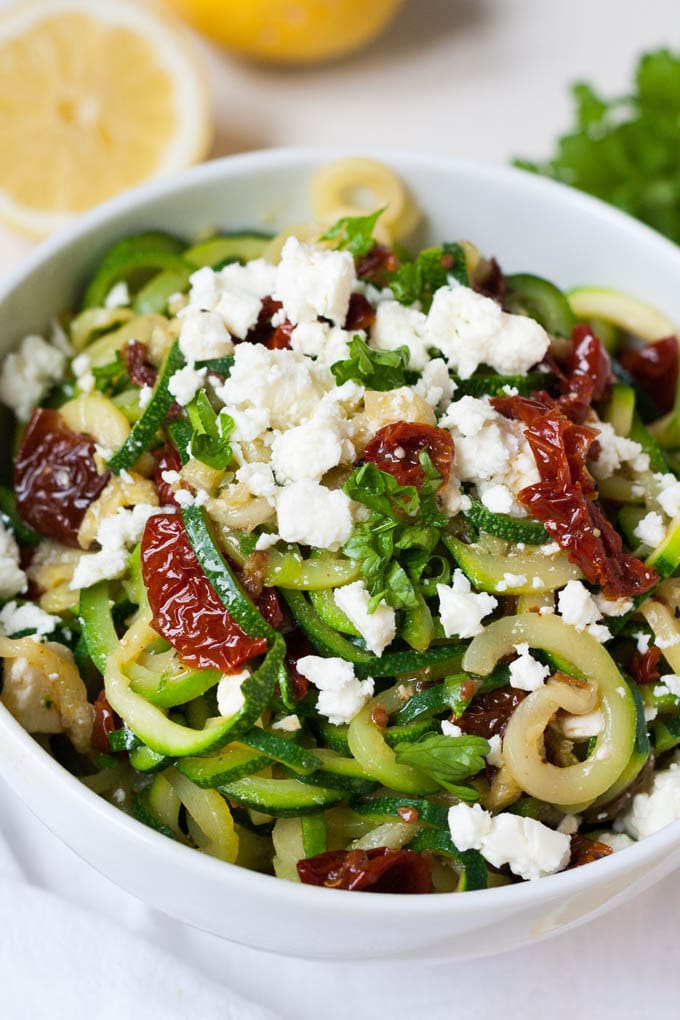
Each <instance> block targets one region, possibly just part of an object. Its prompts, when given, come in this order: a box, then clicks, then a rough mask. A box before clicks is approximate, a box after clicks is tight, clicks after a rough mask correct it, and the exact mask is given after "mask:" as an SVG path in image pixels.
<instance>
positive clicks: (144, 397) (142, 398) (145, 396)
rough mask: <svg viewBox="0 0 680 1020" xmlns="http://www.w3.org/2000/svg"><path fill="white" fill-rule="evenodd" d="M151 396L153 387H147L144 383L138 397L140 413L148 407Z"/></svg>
mask: <svg viewBox="0 0 680 1020" xmlns="http://www.w3.org/2000/svg"><path fill="white" fill-rule="evenodd" d="M152 396H153V386H147V384H146V383H144V385H143V386H142V387H141V388H140V390H139V397H138V400H139V406H140V408H141V410H142V411H143V410H144V408H145V407H148V406H149V404H150V403H151V398H152Z"/></svg>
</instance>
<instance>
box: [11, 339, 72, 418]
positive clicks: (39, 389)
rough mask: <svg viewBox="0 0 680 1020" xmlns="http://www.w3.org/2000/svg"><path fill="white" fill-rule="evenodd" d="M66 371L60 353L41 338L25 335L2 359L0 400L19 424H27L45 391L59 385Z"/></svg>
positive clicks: (64, 358) (64, 361)
mask: <svg viewBox="0 0 680 1020" xmlns="http://www.w3.org/2000/svg"><path fill="white" fill-rule="evenodd" d="M65 368H66V357H65V355H64V353H63V351H60V350H58V349H57V348H56V347H53V346H52V344H48V343H47V341H46V340H44V339H43V337H41V336H35V335H33V334H31V335H30V336H25V337H24V339H23V340H22V341H21V343H20V344H19V349H18V350H17V351H12V353H11V354H8V355H7V357H6V358H5V360H4V362H3V365H2V371H0V401H2V403H3V404H5V405H6V406H7V407H9V408H10V410H12V411H13V412H14V414H15V415H16V417H17V419H18V420H19V421H21V422H25V421H28V419H29V418H30V417H31V413H32V411H33V408H34V407H36V406H37V405H38V404H39V403H40V401H41V400H42V398H43V397H44V396H45V394H46V393H47V392H48V390H49V389H50V388H51V387H52V386H53V385H54V384H55V383H57V382H59V381H60V380H61V378H62V376H63V374H64V370H65Z"/></svg>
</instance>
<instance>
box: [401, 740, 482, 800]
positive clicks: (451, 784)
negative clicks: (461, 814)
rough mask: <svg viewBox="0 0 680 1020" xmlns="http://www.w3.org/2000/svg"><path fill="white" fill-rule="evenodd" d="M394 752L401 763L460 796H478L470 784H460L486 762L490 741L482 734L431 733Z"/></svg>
mask: <svg viewBox="0 0 680 1020" xmlns="http://www.w3.org/2000/svg"><path fill="white" fill-rule="evenodd" d="M395 753H396V757H397V761H398V762H399V764H400V765H413V766H414V767H415V768H417V769H420V771H421V772H425V773H426V774H427V775H428V776H431V777H432V779H434V780H435V782H437V783H439V785H440V786H443V787H444V789H445V790H448V791H449V793H452V794H454V796H456V797H458V798H459V799H460V800H466V801H470V800H478V799H479V794H478V792H477V790H475V788H474V787H473V786H467V785H462V784H463V783H464V781H465V780H466V779H470V778H471V777H472V776H476V775H477V773H478V772H481V770H482V769H483V768H484V766H485V765H486V761H485V759H484V756H485V755H487V754H488V753H489V742H488V740H484V738H483V737H470V736H462V737H447V736H444V735H439V734H431V735H429V736H426V737H423V738H422V739H421V740H419V741H417V742H416V743H414V744H408V743H404V744H399V745H398V746H397V748H396V752H395Z"/></svg>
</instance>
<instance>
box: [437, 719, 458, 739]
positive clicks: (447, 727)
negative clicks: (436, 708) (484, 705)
mask: <svg viewBox="0 0 680 1020" xmlns="http://www.w3.org/2000/svg"><path fill="white" fill-rule="evenodd" d="M442 733H443V735H444V736H445V737H462V736H463V731H462V730H461V728H460V726H457V725H456V723H453V722H451V721H450V720H449V719H442Z"/></svg>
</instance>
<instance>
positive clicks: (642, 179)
mask: <svg viewBox="0 0 680 1020" xmlns="http://www.w3.org/2000/svg"><path fill="white" fill-rule="evenodd" d="M572 95H573V99H574V103H575V124H574V126H573V128H572V130H571V131H570V132H569V133H568V134H566V135H564V136H563V137H562V138H560V139H559V140H558V142H557V148H556V152H555V154H554V156H553V157H552V158H551V159H548V160H545V161H542V162H541V161H538V162H535V161H532V160H526V159H517V160H515V164H516V165H517V166H520V167H522V168H523V169H525V170H531V171H533V172H534V173H539V174H543V175H544V176H546V177H553V178H555V179H556V180H558V181H563V182H564V183H566V184H571V185H573V186H574V187H576V188H579V189H580V190H581V191H587V192H588V193H589V194H591V195H596V196H597V197H598V198H601V199H604V201H605V202H610V203H611V204H612V205H615V206H618V207H619V208H620V209H623V210H625V212H627V213H630V214H631V215H632V216H636V217H637V218H638V219H640V220H643V221H644V222H645V223H649V224H650V226H652V227H655V228H656V229H657V230H659V231H661V233H662V234H666V235H667V236H668V237H670V238H672V239H673V240H674V241H677V242H678V243H680V162H679V161H678V124H679V122H680V53H672V52H671V51H670V50H667V49H660V50H656V51H654V52H652V53H646V54H644V55H643V56H642V57H641V58H640V61H639V63H638V65H637V69H636V72H635V80H634V85H633V91H632V93H631V94H630V95H627V96H621V97H617V98H614V99H605V98H603V97H602V96H600V95H598V94H597V92H595V90H594V89H593V88H592V87H591V86H590V85H588V84H585V83H583V82H579V83H578V84H576V85H574V86H573V88H572Z"/></svg>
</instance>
